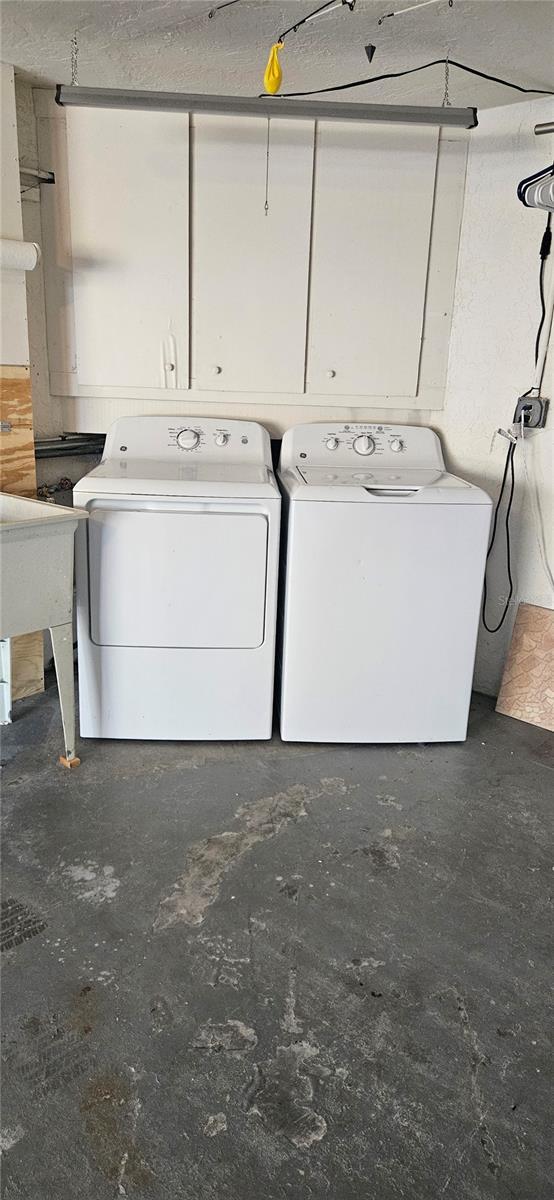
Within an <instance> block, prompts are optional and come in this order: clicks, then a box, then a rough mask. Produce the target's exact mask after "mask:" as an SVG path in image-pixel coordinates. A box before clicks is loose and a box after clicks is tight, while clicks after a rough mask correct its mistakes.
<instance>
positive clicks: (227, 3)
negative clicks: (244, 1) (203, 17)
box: [208, 0, 239, 21]
mask: <svg viewBox="0 0 554 1200" xmlns="http://www.w3.org/2000/svg"><path fill="white" fill-rule="evenodd" d="M238 3H239V0H225V3H224V4H216V5H215V6H214V8H210V11H209V13H208V21H211V20H212V18H213V17H215V14H216V13H218V12H221V9H222V8H230V7H231V5H232V4H238Z"/></svg>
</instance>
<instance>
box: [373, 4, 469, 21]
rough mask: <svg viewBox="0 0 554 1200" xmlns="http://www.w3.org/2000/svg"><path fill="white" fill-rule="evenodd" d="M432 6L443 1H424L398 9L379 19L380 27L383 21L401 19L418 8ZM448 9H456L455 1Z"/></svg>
mask: <svg viewBox="0 0 554 1200" xmlns="http://www.w3.org/2000/svg"><path fill="white" fill-rule="evenodd" d="M430 4H442V0H423V3H422V4H409V5H408V8H397V9H396V11H395V12H390V13H385V15H384V17H379V20H378V22H377V24H378V25H382V24H383V21H388V19H389V17H401V16H402V13H407V12H414V10H415V9H416V8H428V7H429V5H430ZM448 7H449V8H453V7H454V0H448Z"/></svg>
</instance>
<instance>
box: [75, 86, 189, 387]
mask: <svg viewBox="0 0 554 1200" xmlns="http://www.w3.org/2000/svg"><path fill="white" fill-rule="evenodd" d="M66 120H67V162H68V185H69V206H70V213H71V248H72V258H73V304H74V320H75V351H76V363H77V377H78V381H79V384H80V385H81V386H89V385H96V386H109V387H117V386H128V387H134V388H159V387H168V388H177V387H187V386H188V382H189V377H188V296H189V286H188V245H189V219H188V196H189V147H188V137H189V117H188V114H180V113H155V112H154V113H149V112H132V111H129V112H110V111H108V110H103V109H79V110H75V109H69V110H68V112H67V116H66Z"/></svg>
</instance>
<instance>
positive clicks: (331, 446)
mask: <svg viewBox="0 0 554 1200" xmlns="http://www.w3.org/2000/svg"><path fill="white" fill-rule="evenodd" d="M338 444H339V439H338V438H336V437H330V438H327V441H326V442H325V445H326V446H327V449H328V450H336V449H337V447H338Z"/></svg>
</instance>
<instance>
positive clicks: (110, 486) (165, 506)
mask: <svg viewBox="0 0 554 1200" xmlns="http://www.w3.org/2000/svg"><path fill="white" fill-rule="evenodd" d="M74 501H75V504H76V505H78V506H79V507H81V508H86V509H87V511H88V514H89V519H88V521H87V522H84V523H83V524H84V525H86V531H85V533H84V536H83V537H81V538H80V539H79V541H78V545H77V554H76V569H77V632H78V651H79V697H80V729H81V735H82V736H83V737H105V738H172V739H195V740H197V739H198V740H201V739H212V738H217V739H226V738H232V739H235V738H269V737H271V732H272V701H273V679H274V657H275V623H276V603H277V575H278V554H279V519H280V503H281V500H280V494H279V490H278V488H277V485H276V482H275V478H274V476H273V472H272V465H271V449H270V441H269V436H268V434H267V432H266V430H265V429H262V427H261V426H260V425H257V424H255V423H253V422H251V421H226V420H220V419H212V418H204V417H202V418H201V419H198V420H196V419H195V418H187V419H186V420H183V419H181V420H179V419H177V418H174V417H167V416H166V417H158V416H155V417H124V418H122V419H121V420H118V421H116V422H115V424H114V425H112V427H111V429H110V430H109V432H108V435H107V438H106V446H105V451H104V456H103V459H102V462H101V464H100V466H98V467H96V469H95V470H93V471H91V472H90V474H89V475H86V476H85V478H84V479H81V480H80V482H79V483H78V484H77V486H76V488H75V490H74Z"/></svg>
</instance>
